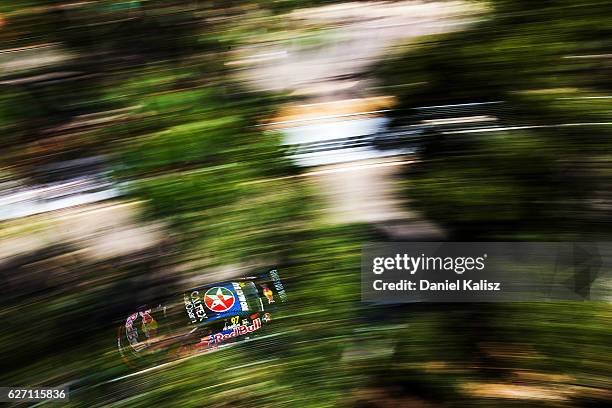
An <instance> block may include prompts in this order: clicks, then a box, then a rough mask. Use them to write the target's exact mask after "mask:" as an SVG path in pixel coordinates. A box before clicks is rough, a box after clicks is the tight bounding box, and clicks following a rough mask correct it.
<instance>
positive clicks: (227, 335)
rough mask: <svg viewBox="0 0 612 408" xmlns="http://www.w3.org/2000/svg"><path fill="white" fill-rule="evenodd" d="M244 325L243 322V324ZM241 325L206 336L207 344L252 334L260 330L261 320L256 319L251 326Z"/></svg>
mask: <svg viewBox="0 0 612 408" xmlns="http://www.w3.org/2000/svg"><path fill="white" fill-rule="evenodd" d="M243 323H244V322H243ZM246 323H247V324H242V325H240V326H234V327H233V328H232V329H231V330H227V331H222V332H221V333H216V334H211V335H210V336H208V339H207V340H208V344H217V343H220V342H222V341H225V340H228V339H231V338H233V337H238V336H244V335H245V334H249V333H253V332H254V331H256V330H259V329H260V328H261V319H260V318H257V319H255V320H253V323H252V324H250V325H249V324H248V322H246Z"/></svg>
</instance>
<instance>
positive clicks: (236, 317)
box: [231, 316, 240, 326]
mask: <svg viewBox="0 0 612 408" xmlns="http://www.w3.org/2000/svg"><path fill="white" fill-rule="evenodd" d="M231 321H232V325H233V326H235V325H237V324H238V322H239V321H240V317H238V316H233V317H232V319H231Z"/></svg>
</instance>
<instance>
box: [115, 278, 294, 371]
mask: <svg viewBox="0 0 612 408" xmlns="http://www.w3.org/2000/svg"><path fill="white" fill-rule="evenodd" d="M286 301H287V294H286V293H285V288H284V286H283V282H282V281H281V279H280V276H279V274H278V271H277V270H276V269H270V270H268V271H267V272H266V273H264V274H262V275H259V276H251V277H245V278H240V279H235V280H232V281H226V282H217V283H211V284H207V285H203V286H198V287H195V288H193V289H190V290H188V291H186V292H184V293H182V294H181V295H177V296H174V297H172V298H170V299H168V300H166V301H164V302H160V303H159V304H158V305H157V306H154V307H149V306H143V307H141V308H139V310H137V311H136V312H135V313H132V314H130V315H129V316H128V317H127V318H126V320H125V322H124V323H123V322H122V324H121V325H120V326H119V329H118V334H117V346H118V348H119V353H120V354H121V357H122V359H123V361H124V362H125V363H126V364H128V365H130V366H142V365H143V364H145V365H147V364H154V363H159V362H163V361H167V360H171V359H174V358H181V357H185V356H188V355H192V354H194V353H197V352H205V351H210V350H212V349H216V348H218V347H222V346H225V345H229V344H232V343H235V342H239V341H243V340H246V339H248V338H250V337H252V336H254V335H256V334H258V333H259V332H260V330H261V329H262V327H263V326H265V325H269V324H270V323H271V321H272V314H273V313H275V312H276V311H277V310H278V306H279V305H280V304H282V303H285V302H286Z"/></svg>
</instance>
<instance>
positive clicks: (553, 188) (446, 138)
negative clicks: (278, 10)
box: [379, 0, 612, 239]
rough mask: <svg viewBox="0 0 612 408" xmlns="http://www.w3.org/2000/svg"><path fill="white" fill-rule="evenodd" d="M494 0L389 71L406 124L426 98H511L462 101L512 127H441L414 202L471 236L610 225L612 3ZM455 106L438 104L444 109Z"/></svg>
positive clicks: (431, 101) (583, 230) (561, 232)
mask: <svg viewBox="0 0 612 408" xmlns="http://www.w3.org/2000/svg"><path fill="white" fill-rule="evenodd" d="M491 5H492V8H491V11H490V13H489V14H488V15H486V16H485V17H484V18H483V19H482V20H481V21H480V22H478V23H476V24H474V25H473V26H472V27H471V28H469V29H467V30H466V31H463V32H457V33H452V34H447V35H443V36H432V37H429V38H425V39H424V41H423V42H422V43H421V44H419V45H416V46H415V47H414V49H411V50H409V51H408V52H405V53H404V54H403V55H401V56H398V57H397V58H395V59H393V60H391V61H388V62H387V63H385V65H384V66H383V67H382V68H381V69H380V71H379V74H380V76H381V78H383V80H384V82H385V83H386V84H387V85H390V86H392V88H390V89H389V92H392V93H396V94H398V96H399V99H400V109H398V111H396V112H395V117H394V122H395V125H397V126H401V125H406V124H414V123H421V122H420V121H421V120H422V119H423V117H422V115H420V113H421V112H422V110H419V109H418V107H421V106H440V105H453V104H466V103H481V102H495V103H497V102H502V104H501V105H492V106H503V109H492V108H491V109H489V110H488V111H487V110H483V109H485V108H478V109H476V108H474V109H472V110H470V109H471V108H470V109H467V108H462V111H461V114H455V116H459V117H461V116H463V117H465V116H475V115H481V116H480V117H483V116H482V115H485V117H489V118H491V117H493V119H494V120H496V121H497V124H498V125H500V126H506V127H511V128H510V129H506V130H504V131H495V132H492V131H487V132H485V131H482V132H478V131H464V132H458V131H459V130H467V129H468V128H467V127H465V126H463V127H462V126H461V125H455V126H454V127H452V126H451V127H450V128H449V127H448V126H447V127H446V128H445V129H441V128H438V129H437V131H436V132H435V133H437V134H438V137H430V138H429V142H428V143H427V147H426V149H425V150H424V151H423V162H422V163H421V164H420V165H417V166H415V167H414V168H413V169H411V173H410V174H409V175H408V176H407V180H408V183H409V188H408V190H407V194H408V196H409V197H410V199H411V200H412V201H411V202H412V205H413V206H416V207H418V208H419V209H421V210H423V211H424V212H425V213H426V214H427V215H428V216H429V217H431V218H432V219H435V220H437V221H439V222H440V223H442V224H444V225H447V226H448V227H450V228H451V230H453V231H455V232H456V233H458V234H459V235H461V236H463V237H466V238H467V237H471V238H501V237H503V238H518V239H521V238H526V239H532V238H535V239H560V238H571V237H574V238H577V237H583V238H585V237H588V236H590V237H595V236H598V234H600V233H605V230H606V229H609V228H608V226H609V224H607V222H610V221H612V219H610V217H609V211H607V210H606V208H607V206H608V205H609V204H608V203H610V199H611V198H612V197H609V195H608V194H607V193H605V192H606V191H609V187H610V185H611V182H612V179H611V178H610V175H611V174H612V172H611V170H612V167H611V162H610V157H609V154H608V151H609V149H610V148H611V147H612V132H610V130H609V126H607V125H605V123H609V122H611V119H612V115H611V114H610V110H609V107H608V104H607V102H606V99H605V98H601V99H600V98H599V97H601V96H606V95H607V92H609V91H610V87H611V85H612V83H611V82H610V73H611V69H612V66H611V65H610V64H609V63H608V62H607V61H608V59H609V58H608V56H609V55H610V52H611V51H612V42H611V41H610V38H612V37H611V36H610V34H612V29H611V26H610V24H609V22H610V21H609V19H610V15H611V13H612V6H611V4H610V3H609V2H602V1H594V0H582V1H560V2H558V1H557V2H548V1H545V2H526V1H518V0H497V1H493V2H491ZM452 109H455V108H445V109H441V108H440V109H438V111H437V112H438V114H439V117H440V118H444V117H449V115H450V116H452V113H451V114H449V112H451V111H452ZM444 110H445V112H444ZM430 112H436V110H432V111H430ZM428 119H435V117H428ZM588 124H590V125H588ZM517 126H520V127H521V128H514V129H513V128H512V127H517ZM489 130H490V129H489ZM442 131H444V132H442ZM602 226H603V228H602Z"/></svg>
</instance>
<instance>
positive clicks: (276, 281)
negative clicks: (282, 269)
mask: <svg viewBox="0 0 612 408" xmlns="http://www.w3.org/2000/svg"><path fill="white" fill-rule="evenodd" d="M270 278H272V282H274V288H275V289H276V292H277V293H278V296H280V298H281V300H282V301H283V302H284V301H286V300H287V293H285V288H284V287H283V284H282V283H281V280H280V276H278V272H277V271H276V269H272V270H271V271H270Z"/></svg>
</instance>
